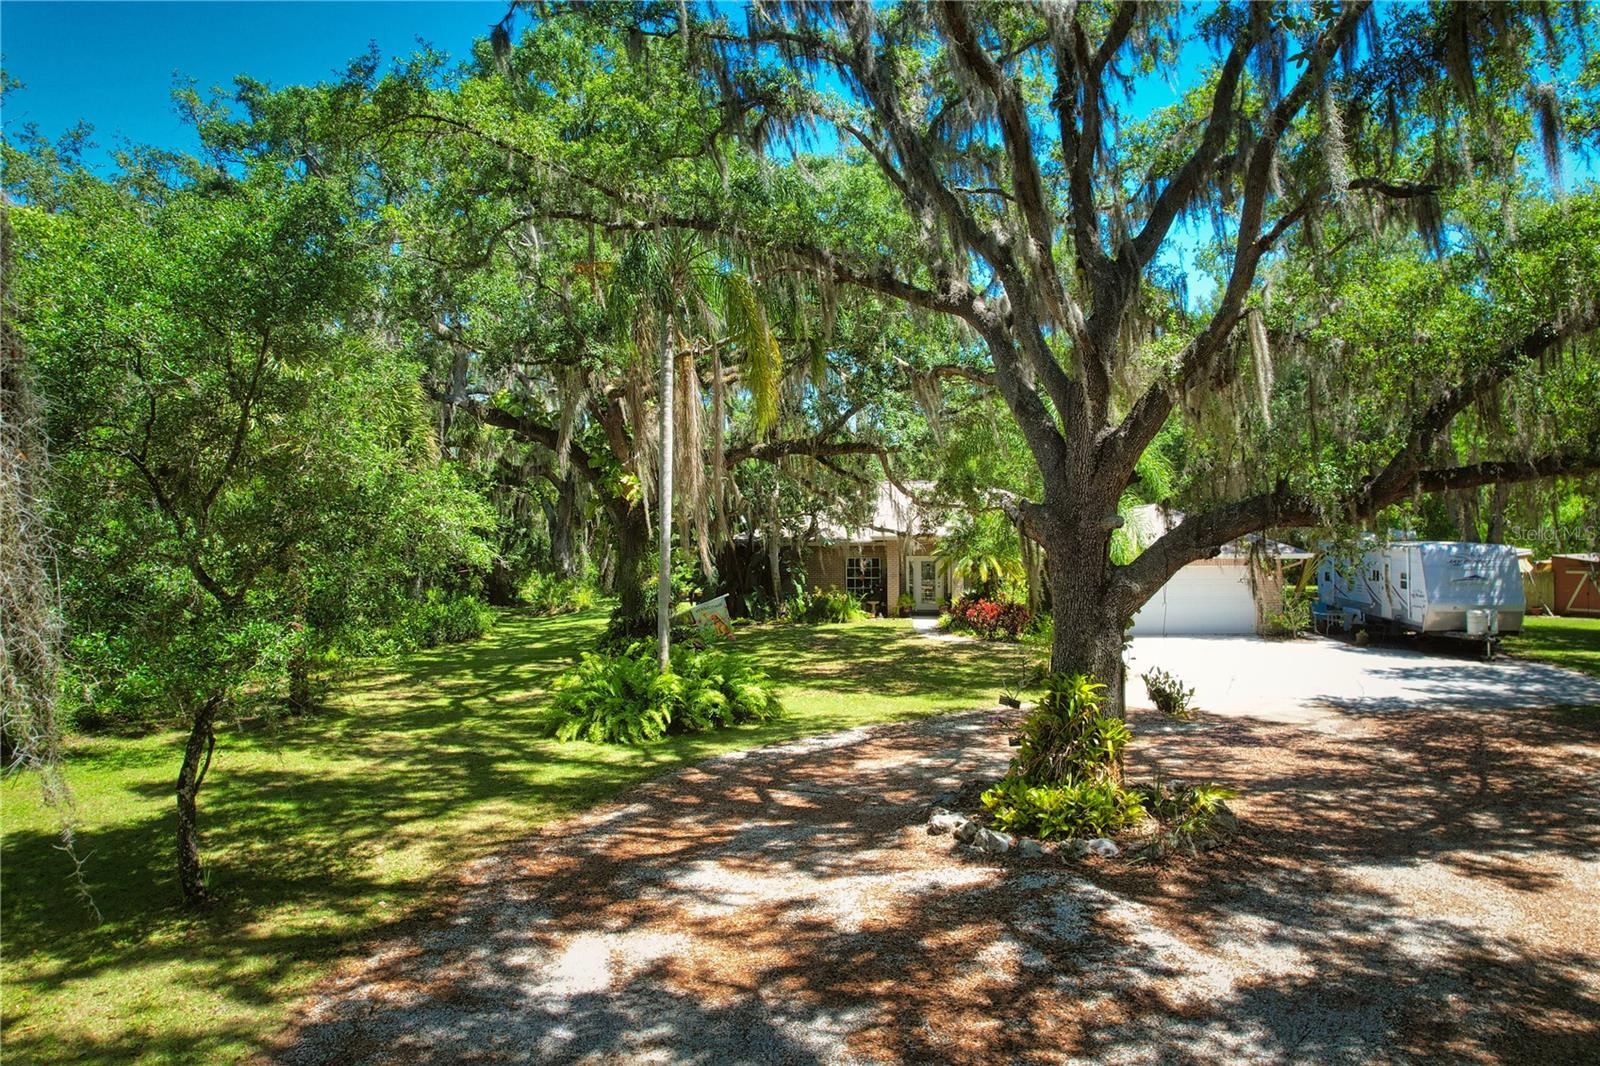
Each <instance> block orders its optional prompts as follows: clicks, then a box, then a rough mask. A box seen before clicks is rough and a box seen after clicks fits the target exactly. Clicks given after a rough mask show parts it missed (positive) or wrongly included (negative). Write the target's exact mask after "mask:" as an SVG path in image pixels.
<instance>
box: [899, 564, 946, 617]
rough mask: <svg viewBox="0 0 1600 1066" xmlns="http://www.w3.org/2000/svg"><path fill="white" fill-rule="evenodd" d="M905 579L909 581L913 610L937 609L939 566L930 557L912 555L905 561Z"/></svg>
mask: <svg viewBox="0 0 1600 1066" xmlns="http://www.w3.org/2000/svg"><path fill="white" fill-rule="evenodd" d="M906 562H907V564H908V565H907V575H906V576H907V577H908V578H909V579H910V583H911V584H910V588H911V598H912V600H913V601H915V604H916V606H915V608H914V609H915V610H918V611H937V610H938V609H939V564H938V563H937V562H935V561H934V559H933V558H932V557H931V556H927V555H913V556H911V557H909V558H908V559H907V560H906Z"/></svg>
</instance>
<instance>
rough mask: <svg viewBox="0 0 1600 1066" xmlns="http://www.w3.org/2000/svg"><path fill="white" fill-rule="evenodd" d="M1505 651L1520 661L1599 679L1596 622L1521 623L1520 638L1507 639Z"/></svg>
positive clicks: (1598, 622) (1599, 643)
mask: <svg viewBox="0 0 1600 1066" xmlns="http://www.w3.org/2000/svg"><path fill="white" fill-rule="evenodd" d="M1504 647H1505V650H1506V651H1507V652H1509V653H1511V654H1512V655H1519V656H1521V657H1522V658H1524V659H1538V660H1540V661H1542V662H1547V663H1555V664H1556V665H1557V666H1566V667H1570V668H1571V669H1573V670H1582V671H1583V672H1584V673H1586V674H1593V675H1594V676H1596V677H1600V618H1550V617H1537V618H1535V617H1532V616H1529V617H1528V618H1525V619H1523V622H1522V634H1521V636H1516V637H1507V638H1506V639H1505V641H1504Z"/></svg>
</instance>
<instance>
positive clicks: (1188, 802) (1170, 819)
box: [1137, 781, 1239, 861]
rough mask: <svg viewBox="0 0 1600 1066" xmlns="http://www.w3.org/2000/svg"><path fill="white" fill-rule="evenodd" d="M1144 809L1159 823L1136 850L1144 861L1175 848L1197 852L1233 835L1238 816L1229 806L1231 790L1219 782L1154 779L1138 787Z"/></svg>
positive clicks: (1236, 828) (1165, 854) (1173, 850)
mask: <svg viewBox="0 0 1600 1066" xmlns="http://www.w3.org/2000/svg"><path fill="white" fill-rule="evenodd" d="M1139 795H1140V798H1141V800H1142V802H1143V803H1144V807H1145V810H1146V811H1148V812H1149V814H1150V816H1151V817H1152V818H1154V819H1156V821H1157V822H1159V823H1160V826H1161V828H1160V831H1159V832H1157V833H1156V834H1155V835H1154V836H1153V837H1151V839H1150V840H1149V842H1147V843H1146V844H1145V845H1144V846H1142V847H1141V848H1140V849H1139V853H1138V855H1137V858H1138V859H1140V860H1144V861H1149V860H1154V859H1160V858H1164V857H1166V856H1167V855H1170V854H1171V853H1172V852H1175V851H1186V852H1188V853H1189V854H1190V855H1194V854H1197V853H1198V852H1199V850H1200V849H1201V848H1205V847H1210V846H1211V845H1212V844H1215V843H1217V842H1219V841H1222V840H1225V839H1227V838H1228V837H1230V836H1232V835H1233V834H1234V833H1235V832H1237V831H1238V828H1239V819H1238V818H1237V817H1235V816H1234V813H1233V811H1231V810H1229V809H1228V804H1227V801H1228V800H1230V799H1232V798H1233V796H1234V793H1233V791H1232V790H1231V789H1226V788H1223V787H1221V786H1220V785H1192V786H1184V785H1178V786H1174V785H1168V784H1164V783H1162V782H1161V781H1156V782H1154V783H1152V784H1149V785H1141V786H1140V787H1139Z"/></svg>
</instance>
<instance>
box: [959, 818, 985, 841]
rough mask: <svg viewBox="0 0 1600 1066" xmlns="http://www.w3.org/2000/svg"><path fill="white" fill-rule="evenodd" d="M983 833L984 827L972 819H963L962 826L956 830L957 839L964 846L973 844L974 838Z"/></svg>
mask: <svg viewBox="0 0 1600 1066" xmlns="http://www.w3.org/2000/svg"><path fill="white" fill-rule="evenodd" d="M983 831H984V830H983V827H982V826H980V825H979V824H978V823H977V822H974V821H973V820H972V819H970V818H964V819H962V821H961V824H960V825H958V826H956V828H955V834H956V839H957V840H959V841H961V842H962V843H963V844H969V843H971V842H972V838H973V837H975V836H977V835H978V834H979V833H980V832H983Z"/></svg>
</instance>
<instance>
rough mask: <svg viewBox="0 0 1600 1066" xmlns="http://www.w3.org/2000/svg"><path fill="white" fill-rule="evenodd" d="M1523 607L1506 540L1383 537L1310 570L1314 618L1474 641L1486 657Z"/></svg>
mask: <svg viewBox="0 0 1600 1066" xmlns="http://www.w3.org/2000/svg"><path fill="white" fill-rule="evenodd" d="M1525 606H1526V600H1525V599H1524V598H1523V591H1522V574H1521V573H1520V572H1519V570H1518V568H1517V549H1515V548H1513V547H1511V546H1510V545H1509V544H1472V543H1466V542H1460V541H1443V540H1411V541H1390V542H1389V543H1387V544H1378V543H1374V544H1371V545H1368V546H1367V547H1366V549H1365V550H1364V551H1363V552H1362V555H1361V557H1360V559H1351V558H1345V559H1339V558H1337V557H1325V558H1324V559H1323V560H1322V563H1321V564H1320V565H1319V566H1318V567H1317V605H1316V615H1317V617H1318V619H1319V620H1320V621H1322V622H1324V624H1325V625H1329V626H1337V627H1341V628H1345V629H1350V630H1353V631H1356V632H1360V631H1362V630H1370V631H1372V632H1374V633H1424V634H1428V635H1430V636H1442V637H1460V638H1463V639H1467V640H1478V641H1482V642H1483V645H1484V653H1485V654H1486V655H1492V654H1493V653H1494V644H1495V641H1497V640H1498V639H1499V638H1500V637H1501V636H1502V635H1504V634H1507V633H1520V632H1521V631H1522V614H1523V610H1524V608H1525Z"/></svg>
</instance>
